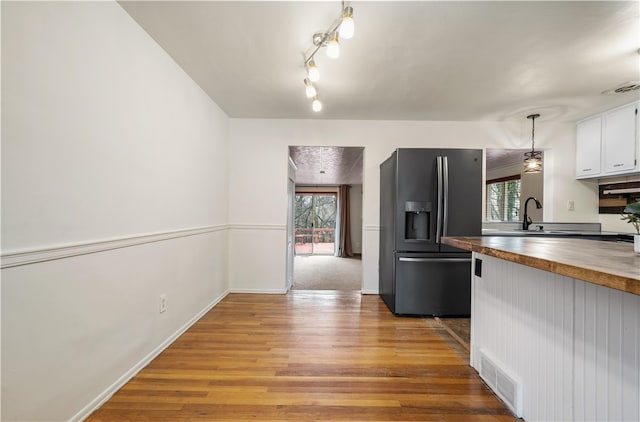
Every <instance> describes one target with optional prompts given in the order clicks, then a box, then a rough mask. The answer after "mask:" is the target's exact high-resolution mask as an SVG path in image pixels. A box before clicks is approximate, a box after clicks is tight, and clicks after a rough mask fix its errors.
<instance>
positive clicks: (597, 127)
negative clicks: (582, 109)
mask: <svg viewBox="0 0 640 422" xmlns="http://www.w3.org/2000/svg"><path fill="white" fill-rule="evenodd" d="M576 130H577V134H576V178H578V179H580V178H583V177H593V176H594V175H599V174H600V140H601V139H602V116H596V117H592V118H590V119H587V120H583V121H581V122H579V123H578V126H577V129H576Z"/></svg>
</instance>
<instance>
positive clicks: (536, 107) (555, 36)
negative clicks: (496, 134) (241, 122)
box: [120, 1, 640, 121]
mask: <svg viewBox="0 0 640 422" xmlns="http://www.w3.org/2000/svg"><path fill="white" fill-rule="evenodd" d="M120 4H121V5H122V7H123V8H124V9H125V10H126V11H127V12H128V13H129V14H130V15H131V16H132V17H133V18H134V19H135V20H136V21H137V22H138V23H139V24H140V25H141V26H142V27H143V28H144V29H145V30H146V31H147V32H148V33H149V34H150V35H151V36H152V37H153V38H154V39H155V40H156V41H157V42H158V44H160V46H162V48H164V49H165V50H166V51H167V52H168V53H169V54H170V55H171V56H172V57H173V58H174V59H175V60H176V62H177V63H178V64H179V65H180V66H181V67H182V68H183V69H184V70H185V71H186V72H187V73H188V74H189V75H190V76H191V77H192V78H193V79H194V80H195V81H196V82H197V83H198V84H199V85H200V86H201V87H202V88H203V89H204V90H205V91H206V92H207V93H208V94H209V96H210V97H211V98H212V99H213V100H214V101H215V102H216V103H217V104H218V105H219V106H220V107H221V108H222V109H223V110H224V111H225V112H226V113H227V114H228V115H229V116H230V117H234V118H290V119H302V118H322V119H382V120H450V121H477V120H491V121H504V120H510V119H523V118H525V116H526V115H527V114H531V113H532V112H538V113H540V114H541V115H542V116H541V118H540V120H541V121H544V120H564V121H574V120H576V119H579V118H582V117H585V116H588V115H589V114H593V113H596V112H599V111H602V110H605V109H607V108H610V107H613V106H616V105H621V104H625V103H628V102H631V101H633V100H634V99H636V98H638V93H639V92H640V91H634V92H631V93H627V94H623V95H603V94H601V93H602V92H603V91H605V90H607V89H610V88H614V87H616V86H618V85H620V84H622V83H623V82H626V81H637V80H639V79H640V75H639V69H640V68H639V58H640V56H639V55H638V54H637V50H638V48H639V47H640V24H639V22H640V21H639V14H640V7H639V4H640V3H639V2H638V1H628V2H616V1H595V2H577V1H568V2H556V1H531V2H515V1H498V2H479V1H470V2H460V1H445V2H437V1H409V2H403V1H362V2H360V1H352V2H347V4H350V5H351V6H352V7H353V9H354V20H355V25H356V33H355V36H354V38H353V39H351V40H343V41H342V50H341V57H340V58H339V59H337V60H332V59H329V58H327V57H326V56H325V54H324V51H323V50H324V49H323V50H322V51H320V52H319V53H318V55H317V56H316V57H317V60H316V62H317V63H318V66H319V67H320V70H321V74H322V78H321V80H320V81H319V82H318V84H317V88H318V91H319V97H320V99H321V100H322V102H323V105H324V108H323V110H322V111H321V112H320V113H314V112H313V111H311V108H310V102H309V100H308V99H307V98H306V97H305V95H304V86H303V82H302V81H303V79H304V77H305V71H304V66H303V56H304V54H305V53H307V54H308V53H309V52H310V49H311V47H312V42H311V37H312V34H313V33H315V32H318V31H321V30H326V29H328V28H329V27H330V26H331V24H332V23H333V22H334V21H335V20H336V19H337V18H338V17H339V15H340V13H341V2H339V1H315V2H311V1H257V2H247V1H195V2H190V1H140V2H136V1H122V2H120Z"/></svg>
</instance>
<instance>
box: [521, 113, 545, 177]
mask: <svg viewBox="0 0 640 422" xmlns="http://www.w3.org/2000/svg"><path fill="white" fill-rule="evenodd" d="M538 117H540V115H539V114H530V115H528V116H527V119H531V151H529V152H525V153H524V157H525V158H524V170H523V173H526V174H530V173H540V172H542V151H536V150H535V144H534V136H535V130H536V119H537V118H538Z"/></svg>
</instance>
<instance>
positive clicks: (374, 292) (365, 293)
mask: <svg viewBox="0 0 640 422" xmlns="http://www.w3.org/2000/svg"><path fill="white" fill-rule="evenodd" d="M362 294H363V295H377V294H380V292H378V291H377V290H363V291H362Z"/></svg>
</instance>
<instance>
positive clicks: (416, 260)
mask: <svg viewBox="0 0 640 422" xmlns="http://www.w3.org/2000/svg"><path fill="white" fill-rule="evenodd" d="M398 261H400V262H471V258H407V257H400V258H398Z"/></svg>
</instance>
